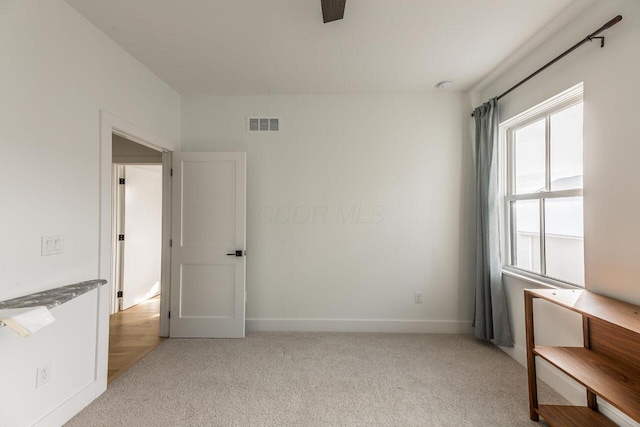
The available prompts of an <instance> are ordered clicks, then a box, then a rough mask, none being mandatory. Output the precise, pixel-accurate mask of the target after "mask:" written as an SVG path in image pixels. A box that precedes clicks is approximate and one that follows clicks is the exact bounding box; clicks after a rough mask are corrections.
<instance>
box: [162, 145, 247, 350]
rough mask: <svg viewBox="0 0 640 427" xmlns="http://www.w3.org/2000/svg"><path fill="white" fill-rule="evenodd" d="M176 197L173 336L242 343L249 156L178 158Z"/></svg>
mask: <svg viewBox="0 0 640 427" xmlns="http://www.w3.org/2000/svg"><path fill="white" fill-rule="evenodd" d="M172 192H173V197H172V200H173V211H172V239H173V247H172V249H171V320H170V328H169V329H170V336H172V337H208V338H241V337H244V323H245V318H244V317H245V257H244V249H245V223H246V212H245V203H246V202H245V200H246V155H245V153H212V152H209V153H174V154H173V185H172ZM237 250H239V251H241V254H242V255H243V256H235V255H234V256H229V255H227V254H230V253H231V254H233V253H235V251H237Z"/></svg>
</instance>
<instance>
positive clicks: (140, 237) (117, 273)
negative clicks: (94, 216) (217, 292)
mask: <svg viewBox="0 0 640 427" xmlns="http://www.w3.org/2000/svg"><path fill="white" fill-rule="evenodd" d="M112 194H113V198H112V204H111V205H112V239H111V240H112V262H111V264H112V265H111V277H112V292H111V304H110V306H111V310H110V311H111V316H110V320H109V359H108V377H107V381H108V382H111V381H113V380H114V379H115V378H117V377H118V376H119V375H120V374H122V373H123V372H124V371H126V370H127V369H128V368H130V367H131V366H132V365H133V364H135V363H136V362H137V361H139V360H140V359H141V358H143V357H144V356H145V355H146V354H148V353H149V352H150V351H151V350H153V349H154V348H155V347H157V346H158V345H159V344H160V343H161V342H162V341H163V339H164V338H161V337H160V335H161V334H160V303H161V300H162V298H164V297H165V296H164V295H162V293H161V278H162V231H163V230H162V216H163V215H162V214H163V200H162V199H163V157H162V152H161V151H159V150H156V149H154V148H150V147H148V146H145V145H142V144H138V143H137V142H135V141H133V140H131V139H129V138H127V137H125V136H122V135H118V134H117V133H113V134H112Z"/></svg>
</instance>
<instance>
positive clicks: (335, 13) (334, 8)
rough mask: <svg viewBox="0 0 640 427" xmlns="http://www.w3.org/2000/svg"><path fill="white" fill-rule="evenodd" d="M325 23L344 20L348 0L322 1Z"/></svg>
mask: <svg viewBox="0 0 640 427" xmlns="http://www.w3.org/2000/svg"><path fill="white" fill-rule="evenodd" d="M320 1H321V2H322V19H323V20H324V23H325V24H326V23H327V22H331V21H337V20H338V19H342V18H344V5H345V3H346V2H347V0H320Z"/></svg>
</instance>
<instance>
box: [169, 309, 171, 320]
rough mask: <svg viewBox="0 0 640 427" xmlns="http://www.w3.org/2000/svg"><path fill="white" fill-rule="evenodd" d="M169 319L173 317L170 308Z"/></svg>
mask: <svg viewBox="0 0 640 427" xmlns="http://www.w3.org/2000/svg"><path fill="white" fill-rule="evenodd" d="M169 319H171V310H169Z"/></svg>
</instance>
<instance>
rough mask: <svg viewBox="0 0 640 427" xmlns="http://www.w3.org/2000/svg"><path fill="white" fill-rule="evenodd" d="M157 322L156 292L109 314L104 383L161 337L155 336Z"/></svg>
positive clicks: (113, 378) (141, 356)
mask: <svg viewBox="0 0 640 427" xmlns="http://www.w3.org/2000/svg"><path fill="white" fill-rule="evenodd" d="M159 325H160V296H159V295H158V296H156V297H154V298H151V299H149V300H147V301H145V302H142V303H140V304H138V305H136V306H134V307H131V308H130V309H128V310H125V311H121V312H119V313H116V314H113V315H111V317H110V320H109V373H108V377H107V383H110V382H111V381H113V380H115V379H116V378H117V377H118V376H120V374H122V373H123V372H125V371H126V370H127V369H129V368H130V367H131V366H133V365H134V364H135V363H136V362H137V361H139V360H140V359H142V358H143V357H144V356H146V355H147V354H148V353H149V352H150V351H151V350H153V349H154V348H156V347H157V346H158V344H160V343H161V342H162V341H164V340H165V338H161V337H159V336H158V333H159Z"/></svg>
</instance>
